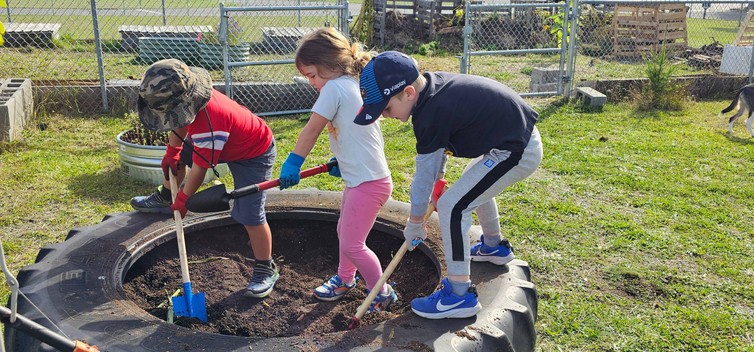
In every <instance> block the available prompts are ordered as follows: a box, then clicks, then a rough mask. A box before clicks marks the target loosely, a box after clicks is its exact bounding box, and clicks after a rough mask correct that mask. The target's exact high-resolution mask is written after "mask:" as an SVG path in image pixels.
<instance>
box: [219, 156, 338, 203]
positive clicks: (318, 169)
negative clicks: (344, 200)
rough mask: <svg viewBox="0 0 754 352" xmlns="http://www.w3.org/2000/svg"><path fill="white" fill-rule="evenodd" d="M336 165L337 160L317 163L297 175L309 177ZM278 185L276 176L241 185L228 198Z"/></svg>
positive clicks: (278, 180) (278, 181)
mask: <svg viewBox="0 0 754 352" xmlns="http://www.w3.org/2000/svg"><path fill="white" fill-rule="evenodd" d="M337 165H338V161H337V160H333V161H329V162H327V163H324V164H320V165H317V166H315V167H312V168H309V169H306V170H304V171H301V173H299V176H300V177H301V178H305V177H309V176H314V175H316V174H321V173H323V172H328V171H330V169H332V168H333V167H335V166H337ZM279 185H280V179H279V178H276V179H274V180H269V181H264V182H260V183H257V184H255V185H251V186H246V187H242V188H239V189H237V190H235V191H233V192H231V193H230V198H233V199H235V198H238V197H242V196H245V195H248V194H251V193H256V192H259V191H264V190H268V189H270V188H273V187H277V186H279Z"/></svg>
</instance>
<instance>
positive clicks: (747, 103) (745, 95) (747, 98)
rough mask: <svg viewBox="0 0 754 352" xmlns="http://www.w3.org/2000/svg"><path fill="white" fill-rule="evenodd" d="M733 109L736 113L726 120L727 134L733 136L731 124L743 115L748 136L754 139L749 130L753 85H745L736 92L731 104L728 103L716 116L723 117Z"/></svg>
mask: <svg viewBox="0 0 754 352" xmlns="http://www.w3.org/2000/svg"><path fill="white" fill-rule="evenodd" d="M733 109H738V111H737V112H736V114H735V115H733V116H731V117H730V119H729V120H728V133H730V134H733V123H734V122H736V120H738V118H739V117H741V116H744V114H745V115H746V129H747V130H748V131H749V134H750V135H751V136H752V137H754V131H752V129H751V124H752V122H754V83H752V84H749V85H745V86H744V87H743V88H741V89H739V90H738V92H736V97H735V98H733V102H732V103H730V105H728V107H727V108H725V109H723V110H722V111H720V114H718V116H723V114H724V113H727V112H730V111H732V110H733Z"/></svg>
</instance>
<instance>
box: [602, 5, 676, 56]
mask: <svg viewBox="0 0 754 352" xmlns="http://www.w3.org/2000/svg"><path fill="white" fill-rule="evenodd" d="M687 11H688V8H687V7H686V5H685V4H683V3H678V4H670V3H664V4H656V3H655V4H652V3H647V4H642V5H625V4H621V5H617V6H616V7H615V14H614V16H613V31H614V33H615V34H614V37H613V55H614V56H616V57H618V58H639V57H644V56H646V55H648V54H653V53H657V52H658V51H659V50H660V49H661V48H662V47H665V48H667V49H670V50H673V51H681V50H685V49H686V46H687V43H688V35H687V33H686V13H687Z"/></svg>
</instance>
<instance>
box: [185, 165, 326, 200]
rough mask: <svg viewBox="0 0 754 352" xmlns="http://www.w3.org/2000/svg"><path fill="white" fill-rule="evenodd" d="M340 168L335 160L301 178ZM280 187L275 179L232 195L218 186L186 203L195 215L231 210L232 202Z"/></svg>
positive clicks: (311, 169) (316, 167) (237, 190)
mask: <svg viewBox="0 0 754 352" xmlns="http://www.w3.org/2000/svg"><path fill="white" fill-rule="evenodd" d="M335 166H338V161H337V160H333V161H330V162H327V163H325V164H320V165H318V166H315V167H313V168H310V169H306V170H304V171H301V173H300V174H299V176H300V177H301V178H305V177H309V176H314V175H316V174H320V173H323V172H327V171H330V170H331V169H332V168H333V167H335ZM279 185H280V179H274V180H269V181H264V182H260V183H257V184H255V185H249V186H246V187H241V188H239V189H236V190H233V191H231V192H230V193H228V192H226V191H225V185H222V184H220V185H216V186H212V187H210V188H207V189H205V190H203V191H201V192H197V193H194V195H192V196H191V197H189V199H188V200H187V201H186V209H188V210H191V211H193V212H195V213H213V212H218V211H225V210H228V209H230V200H231V199H236V198H240V197H243V196H247V195H250V194H253V193H257V192H259V191H264V190H267V189H270V188H273V187H277V186H279Z"/></svg>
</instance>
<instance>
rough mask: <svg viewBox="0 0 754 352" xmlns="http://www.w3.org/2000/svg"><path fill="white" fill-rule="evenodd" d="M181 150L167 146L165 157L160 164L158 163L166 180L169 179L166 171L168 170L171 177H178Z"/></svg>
mask: <svg viewBox="0 0 754 352" xmlns="http://www.w3.org/2000/svg"><path fill="white" fill-rule="evenodd" d="M181 149H182V148H181V147H174V146H172V145H169V144H168V148H167V150H166V151H165V156H163V157H162V162H161V163H160V166H161V167H162V174H163V176H165V179H166V180H168V179H169V178H168V177H169V176H168V170H170V171H171V172H172V173H173V175H176V176H177V175H178V167H180V165H181Z"/></svg>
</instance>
